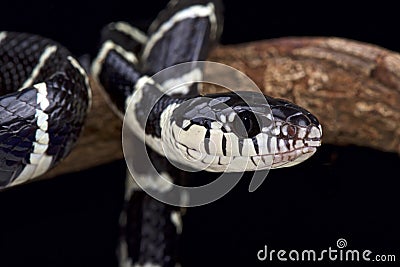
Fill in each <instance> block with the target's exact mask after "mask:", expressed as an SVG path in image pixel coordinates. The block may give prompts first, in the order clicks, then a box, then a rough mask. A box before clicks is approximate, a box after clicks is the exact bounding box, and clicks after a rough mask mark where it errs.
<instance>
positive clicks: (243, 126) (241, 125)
mask: <svg viewBox="0 0 400 267" xmlns="http://www.w3.org/2000/svg"><path fill="white" fill-rule="evenodd" d="M237 115H238V116H237V117H239V119H240V121H239V120H238V119H235V120H234V121H233V123H234V125H233V128H234V129H233V131H234V132H235V133H236V134H237V135H238V136H239V137H242V138H252V137H254V136H256V135H257V134H259V133H260V132H261V129H260V125H259V123H258V121H257V118H256V116H255V115H254V113H253V112H251V111H248V110H245V111H242V112H239V113H237Z"/></svg>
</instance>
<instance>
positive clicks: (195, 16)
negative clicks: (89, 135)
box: [0, 0, 322, 266]
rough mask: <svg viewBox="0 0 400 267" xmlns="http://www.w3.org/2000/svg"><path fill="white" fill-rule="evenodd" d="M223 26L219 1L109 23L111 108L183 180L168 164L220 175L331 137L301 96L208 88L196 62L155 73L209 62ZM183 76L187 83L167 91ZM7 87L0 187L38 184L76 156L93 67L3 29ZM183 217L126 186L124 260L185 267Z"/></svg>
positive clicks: (97, 73)
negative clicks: (161, 77) (141, 23)
mask: <svg viewBox="0 0 400 267" xmlns="http://www.w3.org/2000/svg"><path fill="white" fill-rule="evenodd" d="M222 25H223V16H222V5H221V3H220V1H218V0H186V1H185V0H181V1H180V0H178V1H176V0H173V1H171V2H170V3H169V4H168V5H167V7H166V8H165V9H164V10H163V11H161V12H160V13H159V15H158V16H157V17H156V19H155V20H154V21H153V22H152V24H151V25H150V27H149V28H148V30H147V32H146V33H144V32H143V31H141V30H139V29H137V28H135V27H133V26H131V25H130V24H128V23H126V22H121V21H120V22H113V23H110V24H109V25H107V26H106V27H104V29H103V31H102V34H101V41H100V48H99V52H98V54H97V56H96V57H95V59H94V60H93V62H92V67H91V75H92V77H93V79H94V81H95V82H96V83H98V84H99V85H100V87H101V88H102V89H103V91H104V92H105V95H106V98H107V101H108V102H109V103H110V106H111V107H112V109H113V110H114V111H115V112H116V113H117V114H118V115H119V116H120V117H121V118H123V117H124V116H125V118H126V114H130V115H131V116H130V119H129V120H128V121H127V120H126V119H125V121H124V123H127V124H128V127H129V128H130V129H131V130H132V132H133V133H134V134H135V135H136V137H137V138H138V139H139V140H140V141H142V142H144V141H145V143H146V146H147V148H148V156H149V157H150V158H151V160H152V162H154V164H155V165H156V167H157V170H158V171H160V172H162V173H163V175H165V176H168V177H170V178H169V179H170V180H173V181H174V182H180V181H181V180H182V179H183V178H182V177H183V176H185V175H187V173H186V174H185V175H181V173H185V172H184V171H181V170H178V169H177V168H176V167H175V166H174V165H171V164H170V162H169V160H172V161H173V162H176V163H179V164H181V165H184V166H189V167H191V168H193V169H198V170H205V171H207V172H217V173H218V172H238V171H255V170H263V169H270V168H272V169H275V168H281V167H290V166H293V165H296V164H299V163H301V162H303V161H304V160H306V159H307V158H309V157H310V156H311V155H313V154H314V153H315V152H316V149H317V147H318V146H320V144H321V138H322V127H321V124H320V123H319V121H318V119H317V118H316V117H315V116H314V115H313V114H311V113H310V112H309V111H307V110H306V109H304V108H302V107H300V106H298V105H296V104H294V103H291V102H290V101H287V100H284V99H277V98H273V97H271V96H267V95H262V94H260V93H256V92H241V93H238V92H229V93H218V94H208V95H202V94H201V93H200V90H199V85H198V84H197V83H191V82H190V81H191V80H193V79H196V78H198V77H199V76H201V70H199V69H198V68H196V67H195V66H196V65H193V66H194V67H193V68H191V69H189V70H187V72H186V73H184V74H182V73H178V74H176V76H173V77H168V78H167V80H166V81H164V82H163V83H160V82H159V81H157V80H156V79H154V78H153V75H154V74H156V73H158V72H160V71H162V70H164V69H166V68H168V67H171V66H175V65H176V64H180V63H184V62H196V61H203V60H206V58H207V54H208V52H209V51H210V49H212V47H213V45H215V44H216V43H217V42H218V40H219V37H220V35H221V33H222ZM176 80H180V81H181V82H182V83H183V84H185V86H181V87H179V88H178V89H177V90H173V91H172V92H170V91H168V88H167V87H168V86H167V85H168V83H169V82H171V81H176ZM0 90H1V91H0V92H1V98H0V114H1V118H0V127H1V128H0V183H1V184H0V186H2V187H9V186H13V185H16V184H21V183H24V182H26V181H30V180H35V178H36V177H40V175H42V174H43V173H45V172H46V171H48V170H49V169H51V168H53V167H54V166H56V165H57V164H58V163H59V162H60V161H61V160H62V159H63V158H65V157H66V156H67V155H68V153H69V152H70V151H71V149H72V148H73V147H74V145H75V143H76V141H77V139H78V137H79V135H80V133H81V131H82V128H83V126H84V120H85V118H86V115H87V113H88V109H89V107H90V99H91V93H90V84H89V80H88V75H87V74H86V71H85V70H84V68H83V67H82V66H81V64H79V62H78V60H76V59H75V58H74V57H73V56H72V55H71V53H70V52H68V50H67V49H66V48H64V47H63V46H61V45H60V44H58V43H56V42H54V41H52V40H49V39H46V38H43V37H40V36H36V35H32V34H25V33H13V32H1V33H0ZM267 111H268V112H267ZM143 137H144V138H143ZM144 139H145V140H144ZM160 144H161V145H160ZM132 149H134V148H132ZM199 156H200V157H201V159H202V160H192V159H194V158H198V157H199ZM267 157H269V158H272V161H271V162H266V161H265V158H267ZM135 175H137V174H135V173H128V177H129V176H135ZM130 178H132V177H130ZM128 180H130V181H131V180H132V179H128ZM149 186H152V187H157V186H159V184H157V183H153V184H152V183H149ZM160 190H161V189H160ZM181 216H182V209H181V208H179V207H176V206H172V205H169V204H165V203H162V202H160V201H157V200H156V199H154V198H152V197H150V196H149V195H148V194H146V193H145V192H144V191H143V190H141V188H140V187H138V186H137V185H136V184H132V183H127V189H126V196H125V205H124V209H123V211H122V214H121V220H120V224H121V237H120V245H119V248H118V252H119V258H120V265H121V266H179V261H180V255H179V249H178V247H179V242H180V235H181V233H182V217H181Z"/></svg>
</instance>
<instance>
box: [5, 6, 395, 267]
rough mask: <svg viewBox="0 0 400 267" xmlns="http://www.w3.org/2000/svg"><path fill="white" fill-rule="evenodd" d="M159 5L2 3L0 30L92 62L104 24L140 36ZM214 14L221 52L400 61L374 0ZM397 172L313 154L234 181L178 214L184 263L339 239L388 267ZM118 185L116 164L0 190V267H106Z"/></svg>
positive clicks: (361, 151)
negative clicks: (248, 48) (221, 21)
mask: <svg viewBox="0 0 400 267" xmlns="http://www.w3.org/2000/svg"><path fill="white" fill-rule="evenodd" d="M166 2H167V1H129V2H127V3H125V2H122V1H116V0H113V1H110V2H103V3H100V2H98V3H92V4H88V3H85V2H83V1H77V0H70V1H63V2H55V1H49V2H41V3H38V2H36V1H29V2H26V3H23V2H17V1H7V3H6V4H5V3H3V4H2V6H1V9H0V11H1V15H0V30H8V31H10V30H12V31H26V32H31V33H37V34H41V35H43V36H46V37H49V38H52V39H55V40H57V41H59V42H60V43H62V44H63V45H65V46H66V47H68V48H69V49H70V50H71V51H72V52H73V53H74V54H76V55H81V54H85V53H91V54H92V55H93V54H94V53H95V50H96V47H97V45H98V44H97V42H98V38H99V32H100V29H101V27H102V26H103V25H105V24H106V23H108V22H111V21H116V20H125V21H130V22H132V23H135V24H136V25H139V26H141V27H145V26H146V25H147V24H148V23H149V22H150V21H151V20H152V19H153V18H154V16H155V15H156V14H157V12H158V11H159V10H160V9H162V8H163V7H164V6H165V4H166ZM393 5H394V4H393ZM225 6H226V8H225V9H226V11H225V29H224V34H223V36H222V43H225V44H228V43H240V42H247V41H253V40H260V39H268V38H276V37H284V36H339V37H346V38H351V39H356V40H359V41H364V42H369V43H374V44H377V45H380V46H383V47H386V48H388V49H391V50H394V51H400V38H399V36H398V26H399V23H398V15H397V14H396V10H397V8H395V7H394V6H388V5H386V4H385V3H384V2H382V1H379V2H374V4H373V5H372V4H366V3H364V4H359V5H358V6H356V7H350V6H349V4H348V3H344V4H343V3H339V2H333V1H331V2H324V1H320V3H319V4H308V5H306V4H304V3H303V1H298V2H297V3H296V4H293V3H289V2H285V1H273V2H272V1H255V0H246V1H240V2H239V1H225ZM317 115H318V114H317ZM393 123H397V124H399V122H393ZM399 163H400V160H399V157H398V156H397V155H396V154H391V153H383V152H379V151H376V150H372V149H368V148H361V147H354V146H348V147H337V146H332V145H329V144H324V145H323V147H321V149H320V150H319V151H318V152H317V154H316V155H315V156H314V157H312V158H311V159H310V160H308V161H307V162H306V163H304V164H301V165H299V166H298V167H295V168H290V169H281V170H276V171H271V172H270V175H269V176H268V178H267V180H266V182H264V184H263V185H262V186H261V188H259V189H258V190H257V191H256V192H254V193H248V192H247V187H248V182H249V179H242V180H241V182H240V183H239V185H238V186H237V187H236V188H234V189H233V190H232V191H231V192H230V193H229V194H228V195H226V196H225V197H224V198H222V199H221V200H219V201H217V202H214V203H212V204H210V205H207V206H203V207H199V208H193V209H189V210H188V212H187V215H186V217H185V219H184V220H185V221H184V222H185V226H184V227H185V228H184V235H183V239H184V247H183V252H184V254H183V255H184V258H183V262H184V263H185V266H228V265H231V266H267V265H269V266H271V265H277V264H278V262H277V261H274V262H273V264H271V263H270V262H263V263H260V262H258V261H257V259H256V253H257V251H258V250H259V249H262V248H263V246H264V245H268V247H269V248H270V249H276V250H279V249H285V250H291V249H298V250H300V249H315V250H318V249H327V248H328V247H329V246H330V247H333V248H335V247H336V240H337V239H338V238H345V239H346V240H347V242H348V248H349V249H359V250H363V249H369V250H371V251H373V252H374V253H375V254H378V253H379V254H395V255H396V257H397V264H398V262H399V261H400V251H399V249H400V227H399V226H400V220H399V218H398V213H399V209H398V207H399V203H400V201H399V200H400V195H399V188H400V187H399V185H400V182H399ZM123 186H124V162H123V161H118V162H114V163H112V164H108V165H104V166H100V167H98V168H95V169H92V170H88V171H83V172H80V173H75V174H71V175H65V176H62V177H58V178H56V179H52V180H48V181H41V182H37V183H32V184H29V185H26V186H20V187H18V188H14V189H11V190H7V191H5V192H1V194H0V266H1V267H8V266H116V258H115V252H114V251H115V249H114V247H115V245H116V235H117V231H118V227H117V226H118V214H119V211H120V208H121V205H122V199H123ZM323 263H324V264H327V265H332V263H330V262H328V261H324V262H323ZM278 265H279V264H278ZM289 265H290V266H296V263H291V264H289ZM303 265H305V266H307V265H309V263H307V264H305V263H303ZM371 265H372V264H371ZM377 266H395V264H393V263H392V264H389V263H386V264H384V263H380V264H377Z"/></svg>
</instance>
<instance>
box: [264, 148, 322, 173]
mask: <svg viewBox="0 0 400 267" xmlns="http://www.w3.org/2000/svg"><path fill="white" fill-rule="evenodd" d="M317 147H318V146H306V147H302V148H297V149H295V150H292V151H288V152H284V153H276V154H274V155H273V157H274V159H273V163H272V166H271V167H272V168H283V167H291V166H294V165H297V164H299V163H301V162H303V161H305V160H306V159H308V158H310V157H311V156H312V155H313V154H314V153H315V152H316V151H317Z"/></svg>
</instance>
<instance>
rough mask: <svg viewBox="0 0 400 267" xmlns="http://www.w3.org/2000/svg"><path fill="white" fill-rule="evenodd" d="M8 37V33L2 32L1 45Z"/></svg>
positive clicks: (0, 33)
mask: <svg viewBox="0 0 400 267" xmlns="http://www.w3.org/2000/svg"><path fill="white" fill-rule="evenodd" d="M6 37H7V33H6V32H0V43H1V41H3V40H4V39H5V38H6Z"/></svg>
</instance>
